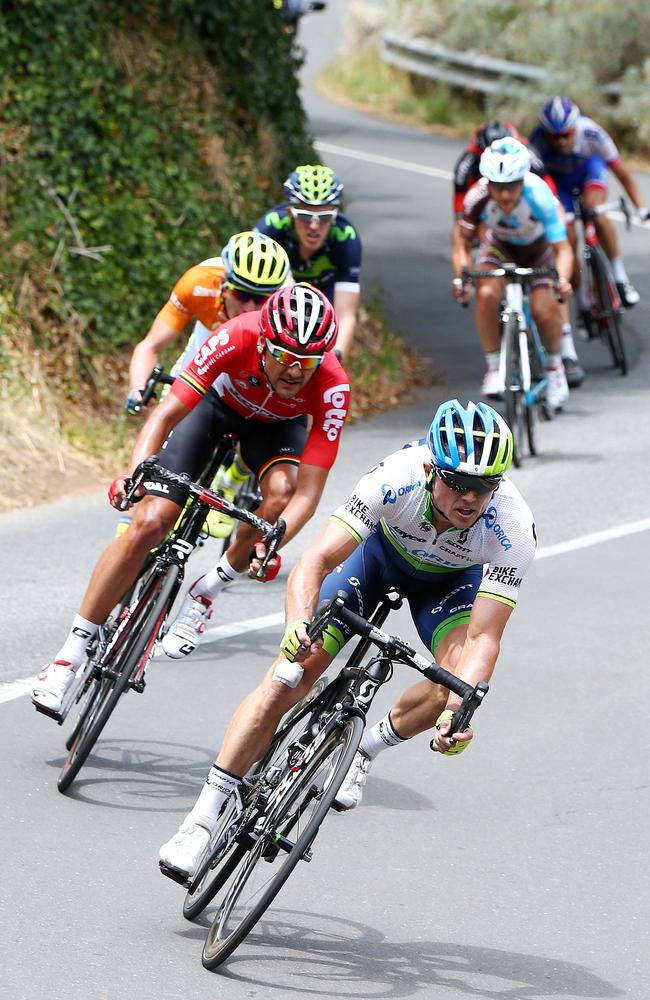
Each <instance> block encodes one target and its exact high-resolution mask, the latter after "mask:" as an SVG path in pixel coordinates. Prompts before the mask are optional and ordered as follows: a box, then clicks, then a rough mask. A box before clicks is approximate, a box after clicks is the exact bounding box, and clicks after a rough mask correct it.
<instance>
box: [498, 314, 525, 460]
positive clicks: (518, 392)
mask: <svg viewBox="0 0 650 1000" xmlns="http://www.w3.org/2000/svg"><path fill="white" fill-rule="evenodd" d="M503 339H504V343H505V352H506V374H505V393H504V396H505V403H506V420H507V422H508V426H509V427H510V430H511V431H512V436H513V438H514V446H515V447H514V454H513V461H514V463H515V465H516V466H517V468H518V467H519V466H520V465H521V463H522V460H523V457H524V441H525V415H524V410H525V403H524V390H523V386H522V384H521V365H520V363H519V326H518V323H517V317H516V316H514V315H511V316H508V318H507V319H506V321H505V323H504V327H503Z"/></svg>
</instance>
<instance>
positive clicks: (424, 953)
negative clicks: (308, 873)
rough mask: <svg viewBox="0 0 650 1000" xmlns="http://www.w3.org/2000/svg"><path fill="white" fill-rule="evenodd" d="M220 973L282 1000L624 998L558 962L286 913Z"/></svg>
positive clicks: (275, 916) (196, 932)
mask: <svg viewBox="0 0 650 1000" xmlns="http://www.w3.org/2000/svg"><path fill="white" fill-rule="evenodd" d="M207 926H209V920H208V919H207V918H204V919H203V920H202V922H201V926H195V927H194V928H192V929H191V930H187V931H184V932H179V933H182V935H183V936H184V937H188V936H189V937H196V939H197V940H200V941H203V940H204V938H205V935H206V929H207ZM269 963H272V971H270V972H269V971H267V970H268V968H269ZM262 964H263V965H264V972H263V973H262V972H261V971H260V966H261V965H262ZM217 974H218V975H219V976H220V978H222V979H225V980H232V981H233V982H239V983H244V984H249V985H251V986H257V987H263V988H264V990H265V992H264V994H263V995H264V996H265V997H268V996H270V995H272V994H271V993H270V991H271V990H272V991H273V995H275V994H276V992H277V995H278V996H280V995H283V996H285V997H286V996H291V995H294V996H300V997H355V998H357V997H367V998H393V997H395V998H397V997H410V996H414V995H416V994H423V995H425V996H426V997H427V1000H429V998H433V997H434V996H435V998H436V1000H437V998H449V1000H458V998H459V997H477V998H478V997H485V998H494V997H498V998H499V1000H544V998H554V997H558V998H562V997H571V998H575V997H585V998H603V1000H605V998H610V997H620V996H623V995H624V990H622V989H620V988H619V987H618V986H616V985H614V984H613V983H610V982H608V981H606V980H604V979H602V978H600V977H599V976H596V975H594V974H593V973H592V972H590V971H589V970H588V969H586V968H585V967H584V966H582V965H579V964H578V963H575V962H568V961H565V960H564V959H562V958H558V957H543V956H539V955H532V954H528V953H522V952H514V951H505V950H501V949H495V948H482V947H480V946H477V945H468V944H464V943H454V942H450V941H438V940H433V941H426V940H418V941H407V942H404V941H392V940H390V939H389V938H387V937H386V936H385V935H384V934H383V933H381V931H379V930H377V929H376V928H374V927H370V926H368V925H367V924H362V923H360V922H357V921H351V920H345V919H340V918H337V917H331V916H329V915H327V914H323V913H316V912H304V913H299V912H297V911H295V910H286V909H285V910H277V911H274V912H273V913H272V914H271V915H270V916H268V917H264V918H263V919H262V920H261V921H260V923H259V924H258V925H257V927H256V928H254V930H253V931H252V933H251V934H250V936H249V937H248V939H247V940H246V941H245V942H244V944H243V945H242V946H241V947H240V950H239V951H237V952H235V954H234V955H233V956H232V957H231V958H230V959H229V960H228V961H227V963H225V964H224V965H223V966H222V967H221V968H220V969H218V970H217ZM434 990H435V993H434V992H433V991H434ZM252 995H253V994H252V993H251V996H252Z"/></svg>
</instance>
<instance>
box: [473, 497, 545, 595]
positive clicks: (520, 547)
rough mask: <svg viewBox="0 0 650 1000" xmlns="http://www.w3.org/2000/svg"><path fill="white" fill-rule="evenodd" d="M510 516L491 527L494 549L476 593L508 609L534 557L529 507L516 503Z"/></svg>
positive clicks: (532, 526)
mask: <svg viewBox="0 0 650 1000" xmlns="http://www.w3.org/2000/svg"><path fill="white" fill-rule="evenodd" d="M513 513H514V516H510V517H508V518H507V521H506V523H504V525H503V526H501V525H499V524H496V525H495V526H494V532H495V534H494V537H495V545H496V543H498V548H496V550H495V554H494V556H493V558H492V559H490V561H489V562H488V564H487V567H486V570H485V573H484V575H483V580H482V581H481V585H480V586H479V589H478V592H477V594H476V596H477V597H487V598H490V599H491V600H493V601H499V602H500V603H501V604H506V605H508V607H510V608H514V606H515V605H516V603H517V595H518V593H519V588H520V586H521V582H522V580H523V578H524V576H525V575H526V573H527V571H528V569H529V567H530V565H531V563H532V561H533V559H534V558H535V549H536V548H537V535H536V533H535V522H534V521H533V515H532V513H531V511H530V508H529V507H528V506H527V504H526V503H524V502H523V501H521V500H520V503H519V504H517V506H516V508H515V510H514V512H513ZM504 520H505V519H504ZM497 529H498V530H497Z"/></svg>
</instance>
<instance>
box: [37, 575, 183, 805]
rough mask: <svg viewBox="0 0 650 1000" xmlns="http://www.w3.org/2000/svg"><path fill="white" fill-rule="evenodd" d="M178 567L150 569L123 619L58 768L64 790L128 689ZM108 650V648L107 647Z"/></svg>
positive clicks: (172, 594)
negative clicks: (147, 589)
mask: <svg viewBox="0 0 650 1000" xmlns="http://www.w3.org/2000/svg"><path fill="white" fill-rule="evenodd" d="M177 581H178V567H176V566H170V567H169V568H168V569H167V570H166V571H165V572H164V573H157V572H156V571H154V573H152V578H151V580H150V581H148V583H147V585H146V586H150V585H151V586H152V587H153V592H152V594H150V595H149V594H145V596H144V598H141V599H140V606H139V607H138V610H137V612H136V614H134V615H133V616H132V617H131V618H130V619H129V620H128V622H127V623H126V625H125V628H124V633H123V638H122V639H121V642H120V644H119V648H117V649H116V652H115V658H114V660H113V659H111V660H109V663H110V667H111V672H112V673H113V674H114V675H115V676H112V677H109V676H107V675H106V674H105V673H104V674H103V675H102V677H101V680H100V681H99V682H98V688H97V691H96V693H95V697H94V698H92V699H90V700H89V701H88V703H87V705H86V706H85V712H84V718H83V719H82V720H80V723H79V729H78V735H77V737H76V739H75V740H74V741H73V743H72V745H71V746H70V748H69V750H68V756H67V758H66V760H65V763H64V764H63V767H62V768H61V772H60V774H59V778H58V781H57V787H58V789H59V791H60V792H65V791H67V789H68V788H69V787H70V785H71V784H72V782H73V781H74V779H75V778H76V777H77V775H78V774H79V771H80V770H81V768H82V767H83V765H84V764H85V763H86V760H87V759H88V756H89V754H90V752H91V750H92V749H93V747H94V746H95V743H96V742H97V740H98V739H99V737H100V735H101V733H102V730H103V729H104V727H105V725H106V723H107V722H108V720H109V719H110V717H111V715H112V714H113V711H114V710H115V707H116V705H117V703H118V701H119V700H120V697H121V696H122V694H123V693H124V692H125V691H126V690H128V684H129V681H130V680H131V677H132V675H133V674H134V673H135V671H136V670H137V668H138V665H139V664H140V662H141V660H142V658H143V656H144V655H145V653H146V652H147V650H148V647H150V646H151V645H152V644H153V641H154V640H155V636H154V637H153V638H152V632H153V631H154V630H155V633H156V634H157V633H158V631H159V629H160V626H161V624H162V621H163V620H164V617H165V615H166V614H167V612H168V611H169V609H170V608H171V606H172V604H173V601H174V597H175V596H176V589H175V588H176V585H177ZM109 652H110V653H112V650H110V651H109Z"/></svg>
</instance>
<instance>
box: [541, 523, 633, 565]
mask: <svg viewBox="0 0 650 1000" xmlns="http://www.w3.org/2000/svg"><path fill="white" fill-rule="evenodd" d="M649 530H650V517H646V518H644V519H643V520H642V521H631V522H630V523H629V524H620V525H619V526H618V527H617V528H605V530H604V531H594V532H592V533H591V534H590V535H580V537H579V538H569V539H568V541H566V542H558V544H557V545H546V546H545V547H544V548H542V549H539V550H538V552H537V555H536V556H535V558H536V559H550V557H551V556H561V555H563V554H564V553H565V552H575V551H576V549H587V548H589V547H590V546H591V545H600V544H602V542H609V541H611V540H612V539H613V538H623V537H624V536H625V535H636V534H638V533H639V532H640V531H649Z"/></svg>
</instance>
